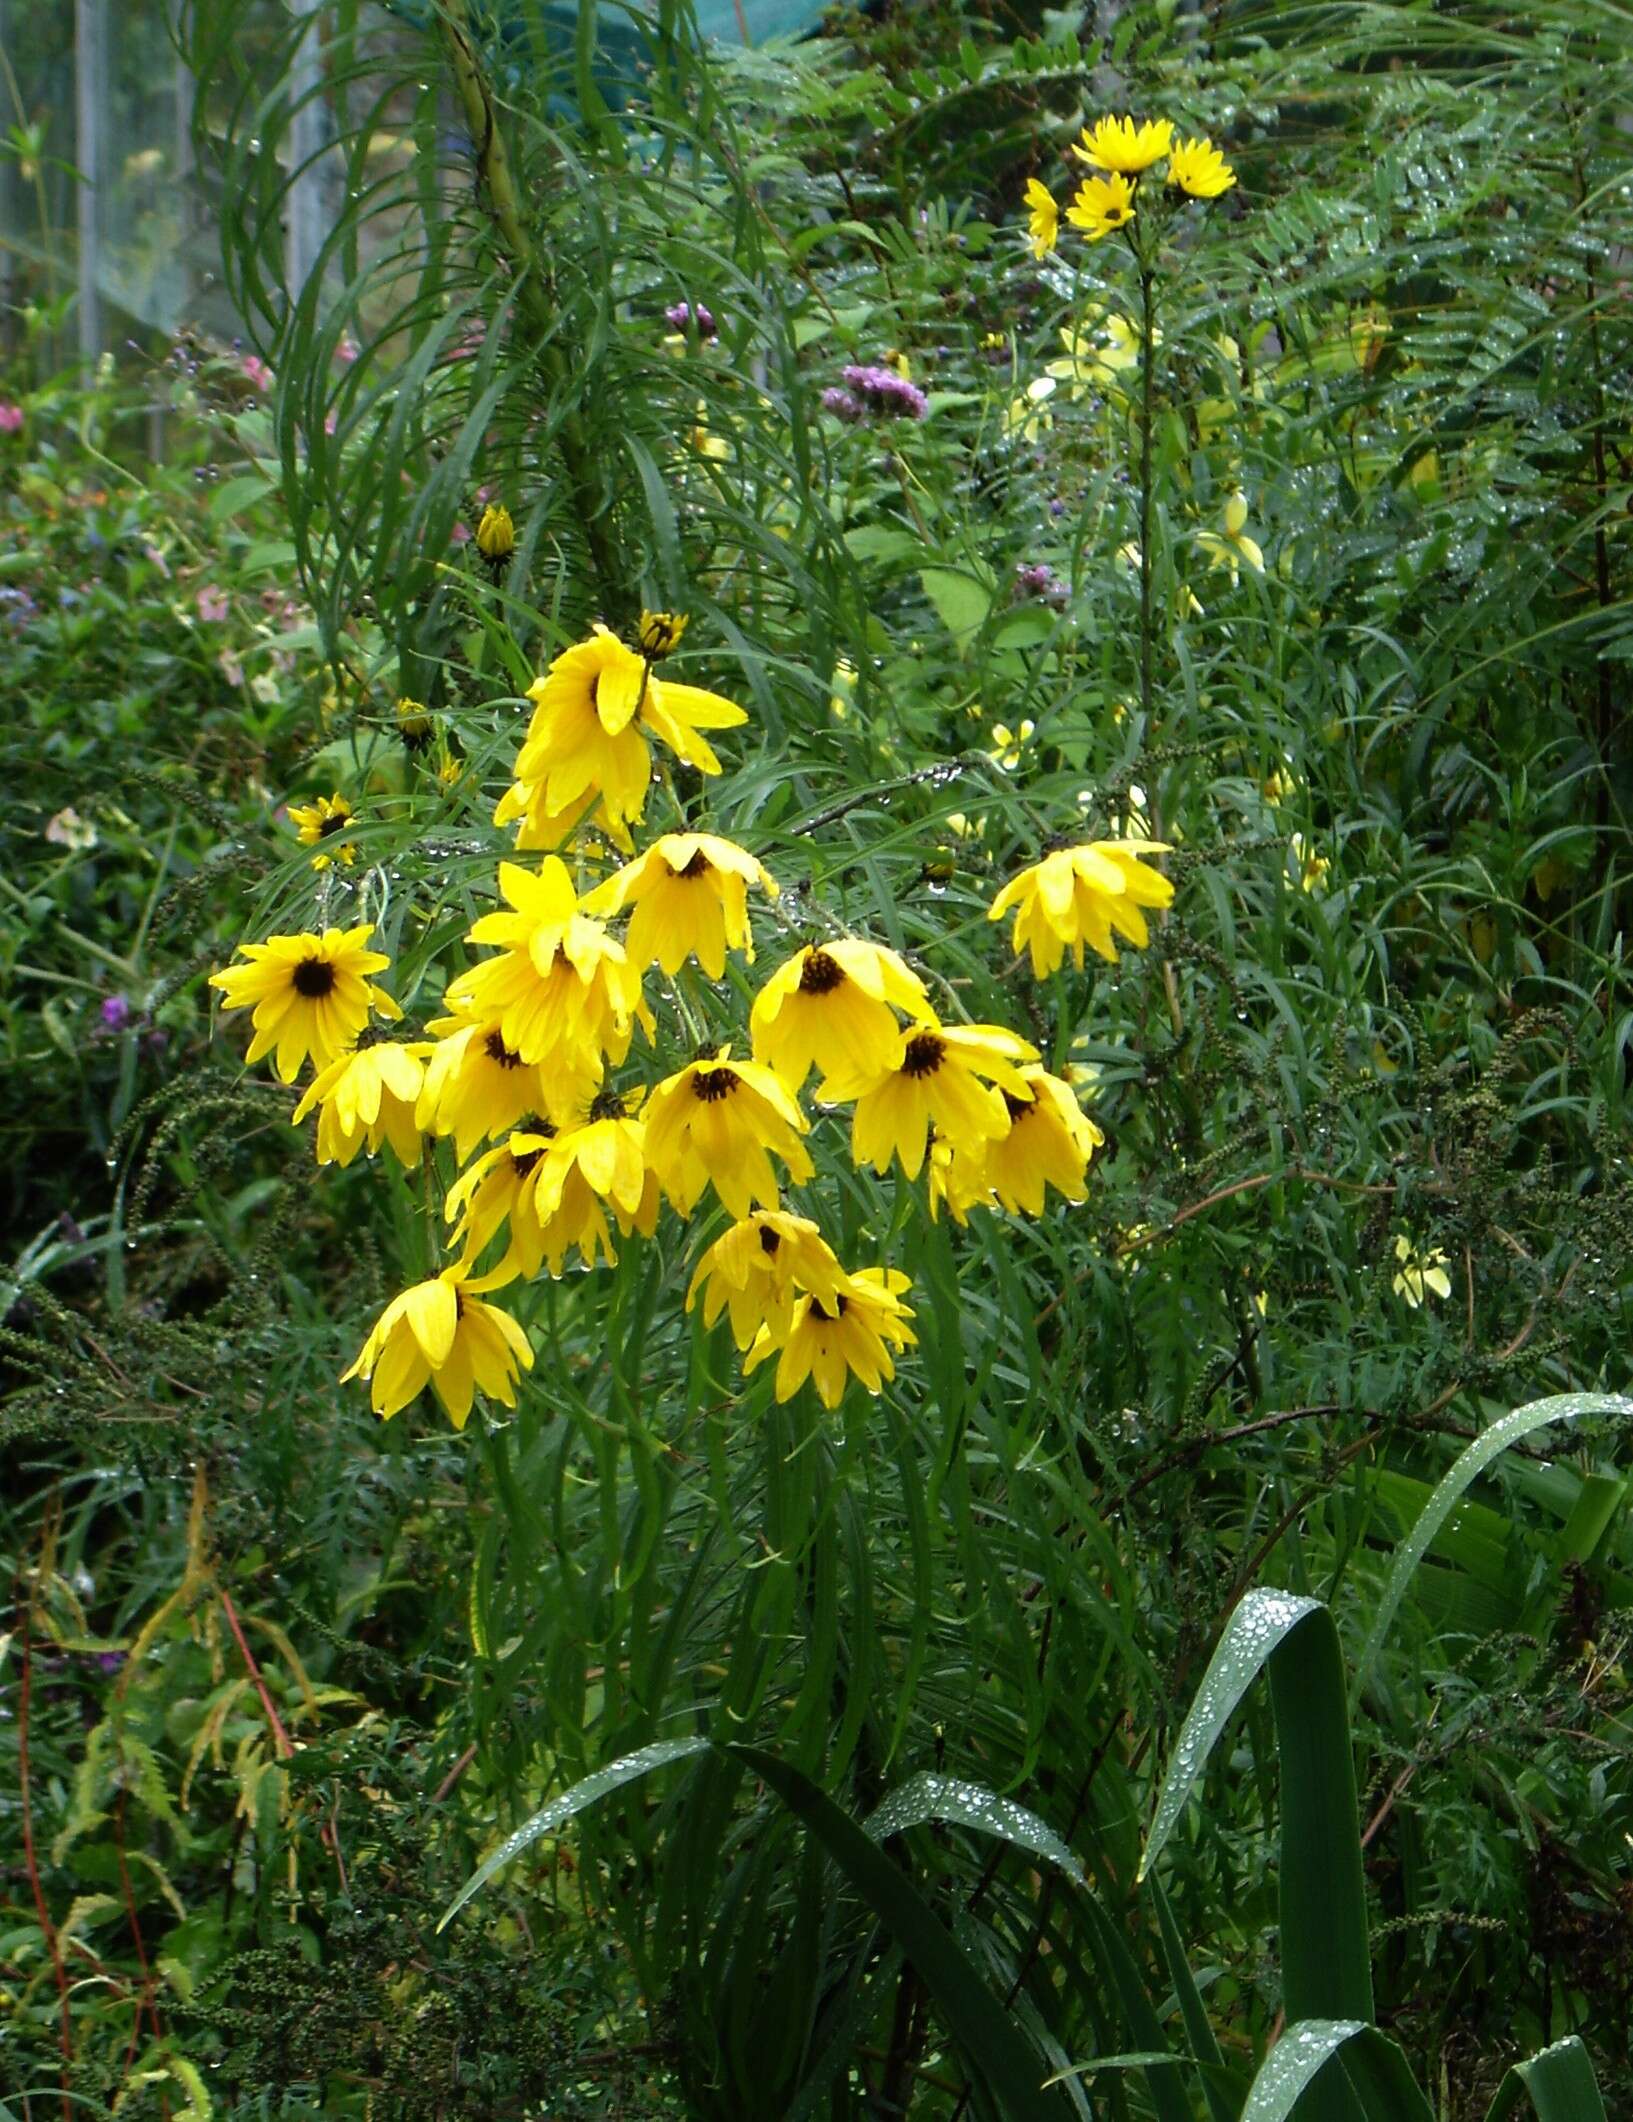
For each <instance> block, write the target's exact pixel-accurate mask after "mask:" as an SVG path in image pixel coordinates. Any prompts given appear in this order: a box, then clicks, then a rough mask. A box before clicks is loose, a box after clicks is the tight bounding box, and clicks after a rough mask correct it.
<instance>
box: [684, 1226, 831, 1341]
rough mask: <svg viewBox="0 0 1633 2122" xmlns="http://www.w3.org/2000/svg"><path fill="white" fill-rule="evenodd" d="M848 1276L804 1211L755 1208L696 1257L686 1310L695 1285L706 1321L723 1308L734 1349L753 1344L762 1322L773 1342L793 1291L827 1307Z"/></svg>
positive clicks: (783, 1331) (788, 1321)
mask: <svg viewBox="0 0 1633 2122" xmlns="http://www.w3.org/2000/svg"><path fill="white" fill-rule="evenodd" d="M847 1279H848V1278H847V1276H846V1274H845V1270H844V1269H843V1268H842V1267H841V1266H840V1264H839V1262H838V1260H837V1259H836V1258H835V1256H834V1254H833V1252H832V1250H831V1249H830V1247H829V1245H828V1242H827V1240H826V1239H825V1238H824V1237H823V1235H822V1233H821V1231H820V1230H818V1228H817V1226H816V1225H815V1224H814V1223H813V1222H812V1221H811V1220H810V1218H809V1217H807V1216H791V1215H788V1214H786V1213H785V1212H784V1211H782V1210H781V1209H775V1208H757V1209H755V1210H754V1212H753V1214H752V1215H749V1216H745V1217H744V1218H743V1220H742V1221H741V1222H740V1223H734V1224H733V1225H732V1227H731V1229H730V1230H728V1231H727V1232H726V1233H725V1235H724V1236H723V1237H720V1238H717V1239H716V1240H715V1242H714V1243H713V1245H711V1246H710V1247H709V1249H708V1251H707V1252H706V1253H705V1254H704V1255H703V1257H702V1259H700V1260H699V1261H698V1263H697V1270H696V1272H695V1273H694V1274H693V1276H692V1281H691V1286H690V1288H689V1289H688V1290H687V1292H686V1309H687V1310H688V1311H690V1310H691V1309H692V1306H693V1305H694V1304H695V1303H696V1302H697V1298H698V1293H699V1291H701V1292H702V1295H703V1323H704V1325H705V1326H713V1324H714V1322H715V1321H716V1320H717V1319H718V1318H719V1316H720V1314H721V1312H722V1311H726V1310H729V1312H730V1314H731V1332H732V1339H733V1340H734V1341H735V1342H736V1343H737V1346H738V1347H739V1348H741V1349H747V1348H752V1347H753V1345H754V1340H755V1336H756V1335H757V1334H758V1333H759V1332H760V1330H761V1328H762V1327H763V1328H764V1329H765V1330H766V1332H767V1333H768V1334H769V1335H770V1337H771V1339H772V1340H773V1341H775V1342H777V1343H779V1344H780V1343H781V1342H782V1341H783V1340H784V1339H785V1338H786V1337H787V1334H788V1329H789V1327H790V1326H791V1325H792V1323H793V1317H794V1299H795V1297H796V1296H797V1295H798V1294H799V1293H801V1292H802V1291H803V1292H804V1293H805V1294H807V1295H810V1296H815V1297H819V1298H821V1300H822V1302H823V1303H824V1304H825V1305H826V1306H827V1307H828V1309H829V1310H830V1311H832V1310H833V1309H834V1299H835V1298H836V1297H837V1296H838V1295H839V1292H840V1291H841V1290H842V1289H843V1288H844V1287H845V1284H846V1281H847Z"/></svg>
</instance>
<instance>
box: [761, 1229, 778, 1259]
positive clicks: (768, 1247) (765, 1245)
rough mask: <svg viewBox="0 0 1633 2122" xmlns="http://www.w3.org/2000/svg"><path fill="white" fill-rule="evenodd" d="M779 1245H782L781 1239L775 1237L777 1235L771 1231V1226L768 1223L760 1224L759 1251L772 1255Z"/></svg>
mask: <svg viewBox="0 0 1633 2122" xmlns="http://www.w3.org/2000/svg"><path fill="white" fill-rule="evenodd" d="M781 1243H782V1239H781V1238H780V1237H779V1236H778V1235H777V1233H776V1232H775V1231H774V1230H773V1229H772V1228H771V1225H770V1224H769V1223H762V1224H761V1225H760V1250H761V1252H763V1253H774V1252H775V1251H776V1250H777V1247H778V1246H779V1245H781Z"/></svg>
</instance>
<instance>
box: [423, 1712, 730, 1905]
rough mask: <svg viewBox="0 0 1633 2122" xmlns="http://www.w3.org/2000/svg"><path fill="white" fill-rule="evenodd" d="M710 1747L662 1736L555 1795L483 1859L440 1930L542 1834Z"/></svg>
mask: <svg viewBox="0 0 1633 2122" xmlns="http://www.w3.org/2000/svg"><path fill="white" fill-rule="evenodd" d="M708 1750H709V1741H708V1740H707V1739H660V1740H659V1741H658V1743H657V1744H656V1745H655V1746H643V1747H641V1748H639V1749H638V1751H636V1752H635V1753H633V1754H625V1756H624V1758H623V1759H622V1760H621V1761H612V1762H609V1763H608V1765H607V1766H606V1767H605V1768H598V1769H597V1770H596V1771H595V1773H594V1775H593V1776H586V1777H585V1778H584V1780H583V1781H582V1782H581V1783H575V1784H574V1785H573V1787H572V1789H571V1790H566V1791H563V1792H562V1794H561V1796H560V1797H559V1798H552V1799H551V1800H550V1803H549V1804H548V1805H546V1806H544V1807H543V1808H542V1809H541V1810H540V1811H539V1812H536V1813H535V1814H534V1815H533V1817H532V1818H531V1819H530V1820H524V1821H523V1823H522V1825H521V1826H520V1827H518V1828H517V1830H516V1832H515V1833H514V1834H512V1835H507V1836H506V1837H505V1839H504V1841H503V1842H501V1843H500V1845H499V1847H498V1848H497V1849H496V1850H494V1851H493V1852H492V1853H491V1854H490V1855H489V1856H486V1857H484V1858H483V1859H482V1862H481V1863H480V1864H479V1865H478V1866H477V1867H476V1869H475V1871H474V1872H472V1874H471V1876H470V1877H469V1878H468V1879H467V1880H466V1881H465V1884H464V1885H463V1886H462V1887H461V1888H460V1889H459V1892H458V1893H457V1894H456V1895H455V1896H454V1898H453V1900H452V1901H450V1902H449V1904H448V1906H447V1908H446V1909H445V1910H444V1911H443V1913H442V1916H441V1918H440V1920H439V1921H438V1923H437V1929H438V1930H443V1929H446V1927H447V1926H448V1924H449V1923H451V1922H452V1921H453V1919H454V1917H455V1916H457V1915H458V1913H459V1911H460V1910H461V1909H462V1908H463V1907H464V1906H465V1903H466V1902H467V1901H468V1900H469V1899H470V1898H471V1896H472V1895H473V1894H474V1893H475V1892H476V1891H477V1890H478V1888H480V1887H483V1886H486V1884H487V1883H488V1881H489V1880H490V1879H491V1878H492V1877H493V1875H494V1873H495V1872H496V1871H500V1870H502V1869H503V1868H504V1866H505V1865H507V1864H508V1863H509V1862H510V1860H511V1858H512V1857H519V1856H520V1855H521V1853H522V1851H523V1850H524V1849H526V1848H528V1847H529V1846H530V1845H531V1844H532V1843H534V1842H537V1841H538V1839H539V1837H540V1836H541V1835H548V1834H550V1833H552V1832H553V1831H554V1830H555V1829H556V1828H558V1827H560V1826H561V1825H562V1823H563V1822H564V1821H567V1820H570V1819H572V1817H573V1815H574V1814H575V1813H581V1812H583V1811H584V1810H585V1809H586V1807H588V1806H591V1805H594V1804H596V1803H598V1802H599V1801H600V1800H601V1799H602V1798H604V1797H606V1796H607V1794H608V1793H609V1792H610V1791H615V1790H617V1788H618V1787H619V1785H620V1784H622V1783H633V1782H634V1781H635V1779H636V1778H637V1777H638V1776H644V1775H647V1774H649V1773H650V1772H651V1771H652V1770H653V1769H655V1768H663V1767H666V1766H667V1764H668V1763H669V1762H671V1761H684V1760H685V1759H686V1758H687V1757H688V1756H689V1755H691V1754H702V1753H707V1752H708Z"/></svg>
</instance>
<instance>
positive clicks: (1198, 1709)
mask: <svg viewBox="0 0 1633 2122" xmlns="http://www.w3.org/2000/svg"><path fill="white" fill-rule="evenodd" d="M1321 1610H1322V1609H1321V1602H1320V1600H1319V1599H1306V1598H1303V1597H1301V1596H1300V1595H1299V1594H1298V1593H1296V1592H1283V1591H1250V1592H1248V1593H1247V1594H1246V1596H1245V1597H1244V1598H1243V1599H1242V1600H1241V1602H1240V1603H1239V1604H1238V1606H1237V1608H1236V1611H1235V1612H1234V1613H1233V1614H1232V1615H1231V1617H1230V1619H1229V1620H1228V1621H1227V1622H1226V1624H1225V1632H1224V1634H1223V1635H1222V1636H1221V1637H1220V1638H1219V1643H1218V1646H1217V1648H1216V1649H1215V1651H1214V1654H1213V1656H1212V1657H1211V1658H1210V1659H1209V1660H1208V1669H1207V1671H1206V1672H1205V1673H1204V1674H1203V1676H1202V1685H1201V1686H1200V1687H1199V1688H1198V1689H1197V1691H1196V1699H1195V1701H1194V1702H1193V1703H1192V1704H1191V1707H1190V1711H1189V1713H1188V1714H1187V1716H1186V1719H1185V1723H1184V1726H1183V1728H1182V1729H1181V1731H1180V1735H1179V1741H1178V1744H1177V1745H1176V1746H1175V1748H1174V1751H1173V1754H1172V1756H1171V1758H1170V1760H1169V1763H1168V1773H1167V1775H1166V1776H1165V1777H1164V1779H1163V1785H1162V1794H1161V1796H1160V1797H1159V1798H1158V1800H1157V1810H1156V1814H1155V1816H1154V1818H1153V1819H1152V1822H1151V1832H1150V1834H1148V1835H1147V1836H1146V1839H1145V1853H1144V1855H1143V1856H1142V1857H1141V1859H1140V1872H1139V1876H1140V1877H1141V1878H1142V1879H1143V1878H1145V1877H1146V1875H1147V1873H1149V1871H1150V1870H1151V1867H1152V1866H1153V1865H1154V1864H1155V1863H1156V1861H1157V1858H1158V1857H1159V1856H1160V1855H1161V1854H1162V1847H1163V1844H1164V1843H1165V1842H1166V1841H1167V1840H1168V1837H1169V1836H1170V1834H1172V1833H1173V1830H1174V1827H1175V1824H1176V1823H1177V1822H1178V1819H1179V1816H1180V1814H1181V1813H1182V1812H1183V1811H1184V1810H1185V1801H1186V1799H1187V1798H1188V1797H1189V1796H1190V1795H1191V1792H1192V1790H1193V1789H1194V1788H1195V1786H1196V1782H1197V1778H1198V1777H1199V1776H1200V1775H1201V1773H1202V1771H1203V1769H1204V1768H1205V1767H1206V1765H1207V1760H1208V1756H1209V1754H1211V1753H1212V1752H1213V1749H1214V1746H1215V1744H1216V1742H1217V1740H1218V1738H1219V1734H1220V1733H1221V1732H1222V1731H1223V1730H1224V1728H1225V1726H1226V1724H1227V1723H1228V1722H1229V1720H1230V1714H1231V1712H1232V1710H1234V1709H1235V1707H1236V1705H1237V1703H1238V1702H1240V1701H1241V1699H1242V1697H1243V1696H1244V1695H1245V1694H1246V1693H1247V1691H1248V1689H1249V1687H1251V1686H1252V1684H1253V1681H1254V1679H1255V1677H1256V1676H1257V1674H1258V1672H1259V1668H1260V1667H1261V1666H1262V1665H1263V1664H1264V1662H1265V1660H1266V1659H1267V1658H1268V1657H1269V1656H1270V1653H1271V1652H1272V1651H1273V1650H1275V1649H1276V1647H1277V1646H1278V1644H1280V1643H1281V1642H1282V1641H1283V1640H1284V1639H1285V1637H1286V1636H1287V1635H1288V1634H1289V1633H1290V1632H1291V1631H1292V1630H1293V1629H1295V1628H1297V1627H1298V1625H1299V1623H1300V1622H1301V1621H1305V1620H1307V1619H1308V1618H1309V1616H1310V1615H1311V1614H1314V1613H1319V1612H1320V1611H1321Z"/></svg>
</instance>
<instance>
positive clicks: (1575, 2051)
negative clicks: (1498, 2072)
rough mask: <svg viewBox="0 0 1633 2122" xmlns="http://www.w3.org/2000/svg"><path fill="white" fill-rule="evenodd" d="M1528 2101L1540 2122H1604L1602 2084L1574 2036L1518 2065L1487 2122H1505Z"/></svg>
mask: <svg viewBox="0 0 1633 2122" xmlns="http://www.w3.org/2000/svg"><path fill="white" fill-rule="evenodd" d="M1527 2097H1529V2099H1530V2102H1531V2105H1532V2106H1533V2107H1534V2108H1535V2109H1536V2113H1537V2122H1605V2103H1604V2101H1603V2100H1602V2099H1601V2098H1600V2094H1599V2080H1598V2079H1597V2078H1596V2077H1595V2076H1594V2071H1593V2063H1592V2061H1591V2059H1590V2058H1589V2055H1588V2052H1587V2050H1586V2049H1585V2048H1584V2047H1583V2046H1582V2043H1581V2042H1580V2041H1579V2040H1578V2039H1577V2038H1576V2036H1575V2034H1572V2035H1571V2036H1570V2037H1569V2038H1568V2039H1567V2040H1564V2041H1556V2042H1555V2043H1554V2045H1553V2047H1552V2048H1544V2049H1539V2050H1538V2052H1537V2053H1536V2054H1535V2055H1534V2056H1532V2057H1531V2058H1530V2059H1529V2060H1528V2061H1527V2062H1524V2063H1516V2064H1515V2065H1514V2068H1513V2069H1512V2070H1511V2071H1510V2072H1509V2073H1508V2075H1507V2077H1506V2078H1504V2080H1503V2082H1502V2084H1501V2085H1499V2086H1498V2088H1497V2096H1496V2098H1495V2099H1494V2100H1493V2101H1492V2103H1491V2105H1490V2106H1489V2107H1488V2108H1487V2109H1486V2122H1506V2118H1507V2117H1508V2116H1509V2115H1511V2114H1513V2113H1514V2111H1515V2109H1516V2108H1518V2106H1519V2105H1520V2102H1521V2101H1522V2100H1524V2099H1526V2098H1527Z"/></svg>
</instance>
